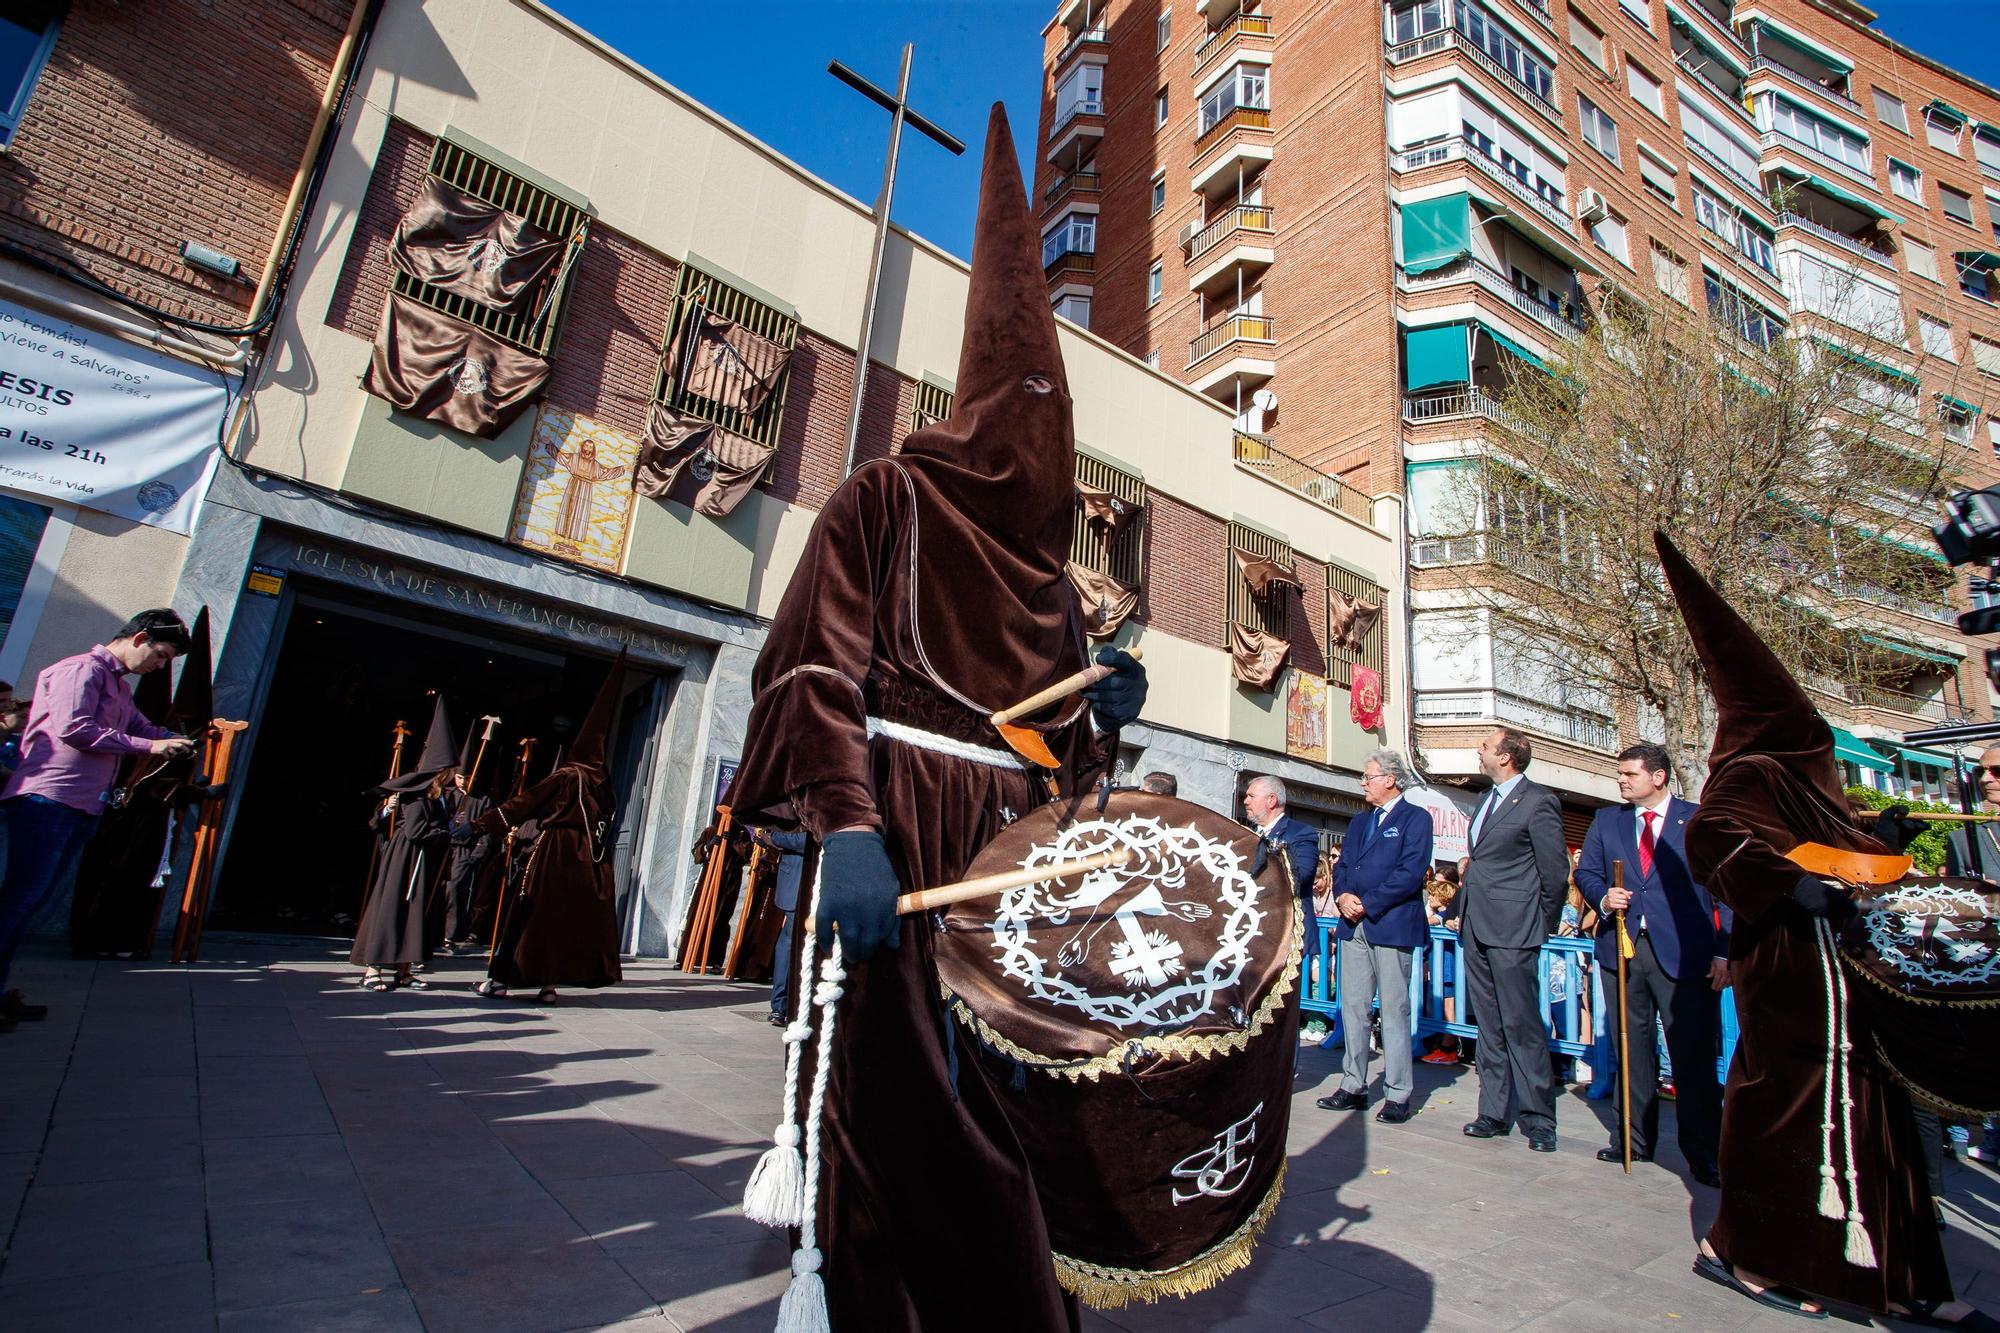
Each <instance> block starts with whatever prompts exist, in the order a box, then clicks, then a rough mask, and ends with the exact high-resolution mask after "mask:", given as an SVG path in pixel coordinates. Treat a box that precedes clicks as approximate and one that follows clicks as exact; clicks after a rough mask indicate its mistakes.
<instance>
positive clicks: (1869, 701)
mask: <svg viewBox="0 0 2000 1333" xmlns="http://www.w3.org/2000/svg"><path fill="white" fill-rule="evenodd" d="M1844 693H1845V694H1846V696H1847V701H1848V702H1849V703H1851V704H1854V705H1856V706H1858V707H1861V708H1876V709H1881V710H1882V711H1884V712H1889V713H1894V714H1896V715H1897V716H1899V717H1913V718H1916V719H1918V720H1919V721H1922V722H1952V721H1957V720H1958V719H1956V718H1954V717H1953V716H1952V713H1953V712H1954V711H1955V710H1953V709H1951V708H1950V707H1948V706H1947V705H1946V703H1945V701H1944V700H1943V699H1940V698H1936V697H1933V696H1928V695H1922V694H1909V693H1907V692H1905V691H1903V690H1892V689H1889V688H1888V687H1887V686H1883V685H1848V686H1846V687H1845V690H1844Z"/></svg>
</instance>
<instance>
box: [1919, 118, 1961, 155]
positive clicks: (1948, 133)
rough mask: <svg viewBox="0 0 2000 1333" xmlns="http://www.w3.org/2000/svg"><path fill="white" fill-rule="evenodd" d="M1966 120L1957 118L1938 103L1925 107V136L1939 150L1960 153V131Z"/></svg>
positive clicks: (1953, 153)
mask: <svg viewBox="0 0 2000 1333" xmlns="http://www.w3.org/2000/svg"><path fill="white" fill-rule="evenodd" d="M1964 124H1965V122H1964V121H1962V120H1955V119H1953V118H1952V117H1951V116H1949V115H1947V114H1946V113H1945V112H1944V111H1943V110H1941V109H1940V108H1938V107H1937V106H1936V105H1932V106H1927V107H1925V108H1924V138H1926V139H1928V140H1930V145H1931V147H1933V148H1935V149H1937V150H1938V151H1939V152H1944V153H1950V154H1952V155H1953V156H1956V155H1957V153H1958V132H1959V130H1960V129H1961V128H1963V126H1964Z"/></svg>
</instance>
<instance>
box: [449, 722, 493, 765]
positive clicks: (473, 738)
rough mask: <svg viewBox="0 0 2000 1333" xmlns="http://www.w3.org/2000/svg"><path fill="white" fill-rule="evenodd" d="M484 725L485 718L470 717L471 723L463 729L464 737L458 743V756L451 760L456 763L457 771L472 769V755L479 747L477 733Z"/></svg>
mask: <svg viewBox="0 0 2000 1333" xmlns="http://www.w3.org/2000/svg"><path fill="white" fill-rule="evenodd" d="M485 725H486V719H485V718H483V717H475V718H473V719H472V725H471V726H469V727H467V728H466V729H465V739H464V740H462V741H460V742H459V743H458V758H457V759H456V760H454V761H453V762H454V763H456V764H457V765H458V771H459V772H461V773H470V772H471V771H472V756H473V754H474V752H475V751H477V750H478V748H479V733H480V730H481V729H482V728H484V727H485Z"/></svg>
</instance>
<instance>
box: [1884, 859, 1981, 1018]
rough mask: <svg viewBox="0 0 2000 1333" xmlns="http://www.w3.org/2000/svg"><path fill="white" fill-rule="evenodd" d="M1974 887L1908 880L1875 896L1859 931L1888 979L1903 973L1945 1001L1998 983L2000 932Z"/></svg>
mask: <svg viewBox="0 0 2000 1333" xmlns="http://www.w3.org/2000/svg"><path fill="white" fill-rule="evenodd" d="M1987 904H1988V899H1987V897H1986V895H1985V894H1983V893H1981V892H1979V891H1978V890H1977V889H1974V888H1972V887H1971V886H1970V885H1958V884H1952V883H1948V882H1946V883H1938V882H1931V883H1914V884H1910V883H1906V884H1904V885H1902V886H1899V887H1898V888H1895V889H1893V890H1891V891H1889V892H1888V893H1886V894H1884V895H1883V896H1882V897H1880V898H1878V899H1876V900H1875V902H1874V903H1873V904H1872V905H1871V907H1870V910H1868V911H1866V912H1864V913H1863V914H1862V916H1861V929H1862V931H1863V932H1864V934H1865V935H1866V937H1867V941H1868V948H1869V950H1870V952H1871V954H1872V956H1873V958H1874V959H1875V960H1877V965H1876V968H1875V970H1876V971H1877V973H1878V974H1879V975H1881V976H1882V979H1883V980H1884V981H1891V982H1893V980H1894V979H1895V978H1896V977H1897V976H1898V975H1900V977H1901V978H1903V979H1904V980H1905V981H1906V982H1907V983H1916V984H1919V985H1921V986H1923V987H1924V988H1926V990H1927V991H1929V992H1930V993H1932V994H1934V995H1936V996H1937V997H1938V998H1940V999H1942V998H1945V997H1947V996H1950V995H1952V994H1953V993H1954V992H1962V991H1963V990H1965V989H1968V988H1975V987H1977V988H1990V987H1992V986H1993V984H1994V983H1995V982H1996V981H2000V949H1996V947H1995V946H1996V945H2000V930H1996V928H1995V924H1994V920H1993V918H1992V917H1990V916H1988V915H1987V913H1988V911H1989V910H1990V909H1989V907H1988V905H1987Z"/></svg>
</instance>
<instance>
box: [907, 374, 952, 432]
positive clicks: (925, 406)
mask: <svg viewBox="0 0 2000 1333" xmlns="http://www.w3.org/2000/svg"><path fill="white" fill-rule="evenodd" d="M916 387H917V394H916V401H915V402H913V403H911V404H910V429H911V430H912V431H920V430H922V429H924V428H925V427H926V426H935V425H937V423H938V422H940V421H943V420H944V419H945V418H946V417H948V416H950V415H951V404H952V398H953V394H952V391H951V390H950V389H947V388H946V387H945V386H944V385H942V384H939V383H937V382H936V381H934V380H931V379H929V378H925V379H920V380H918V381H917V386H916Z"/></svg>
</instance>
